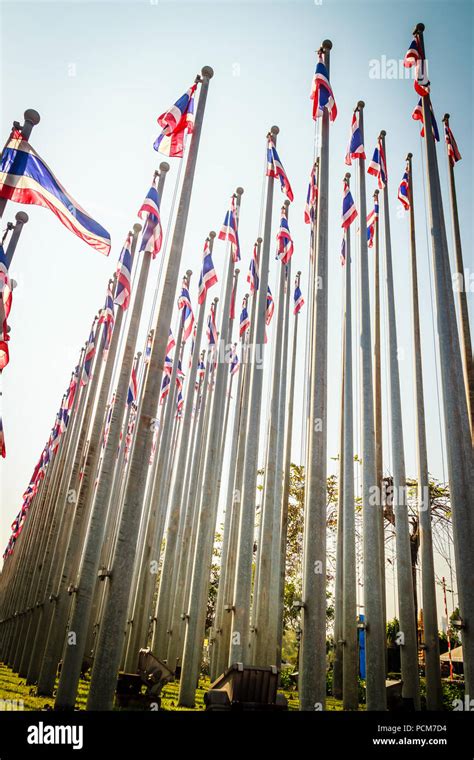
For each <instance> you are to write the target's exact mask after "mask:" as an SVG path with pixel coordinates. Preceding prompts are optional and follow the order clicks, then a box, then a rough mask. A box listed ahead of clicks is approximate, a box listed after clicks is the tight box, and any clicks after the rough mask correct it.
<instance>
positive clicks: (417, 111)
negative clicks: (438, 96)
mask: <svg viewBox="0 0 474 760" xmlns="http://www.w3.org/2000/svg"><path fill="white" fill-rule="evenodd" d="M430 114H431V132H432V135H433V137H434V139H435V140H436V142H439V130H438V125H437V123H436V119H435V115H434V112H433V105H432V104H431V103H430ZM411 118H412V119H414V120H415V121H421V131H420V135H421V137H424V136H425V120H424V117H423V105H422V102H421V98H420V99H419V101H418V103H417V104H416V106H415V108H414V109H413V113H412V115H411Z"/></svg>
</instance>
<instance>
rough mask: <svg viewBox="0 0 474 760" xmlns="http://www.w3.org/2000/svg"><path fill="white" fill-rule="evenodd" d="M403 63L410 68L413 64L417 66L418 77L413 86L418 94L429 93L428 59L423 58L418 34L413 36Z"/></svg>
mask: <svg viewBox="0 0 474 760" xmlns="http://www.w3.org/2000/svg"><path fill="white" fill-rule="evenodd" d="M403 65H404V66H405V67H406V68H407V69H410V68H411V67H412V66H414V67H415V74H416V79H415V81H414V82H413V86H414V88H415V90H416V92H417V93H418V95H421V96H422V97H424V96H425V95H429V92H430V83H429V81H428V76H427V71H426V61H425V60H424V59H423V55H422V52H421V45H420V42H419V40H418V38H417V37H416V36H415V37H413V40H412V41H411V43H410V47H409V48H408V50H407V52H406V54H405V58H404V60H403Z"/></svg>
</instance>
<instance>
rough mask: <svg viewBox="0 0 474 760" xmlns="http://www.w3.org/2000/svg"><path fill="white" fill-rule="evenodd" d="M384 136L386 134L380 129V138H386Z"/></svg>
mask: <svg viewBox="0 0 474 760" xmlns="http://www.w3.org/2000/svg"><path fill="white" fill-rule="evenodd" d="M386 134H387V133H386V131H385V129H381V130H380V137H385V136H386Z"/></svg>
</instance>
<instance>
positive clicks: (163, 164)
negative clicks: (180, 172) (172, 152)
mask: <svg viewBox="0 0 474 760" xmlns="http://www.w3.org/2000/svg"><path fill="white" fill-rule="evenodd" d="M169 170H170V165H169V163H168V161H162V162H161V164H160V172H169Z"/></svg>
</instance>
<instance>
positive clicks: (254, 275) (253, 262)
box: [247, 243, 260, 294]
mask: <svg viewBox="0 0 474 760" xmlns="http://www.w3.org/2000/svg"><path fill="white" fill-rule="evenodd" d="M259 281H260V280H259V274H258V244H257V243H255V245H254V247H253V253H252V258H251V259H250V266H249V271H248V274H247V282H248V284H249V287H250V293H251V294H252V293H255V292H256V291H257V290H258V283H259Z"/></svg>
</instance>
